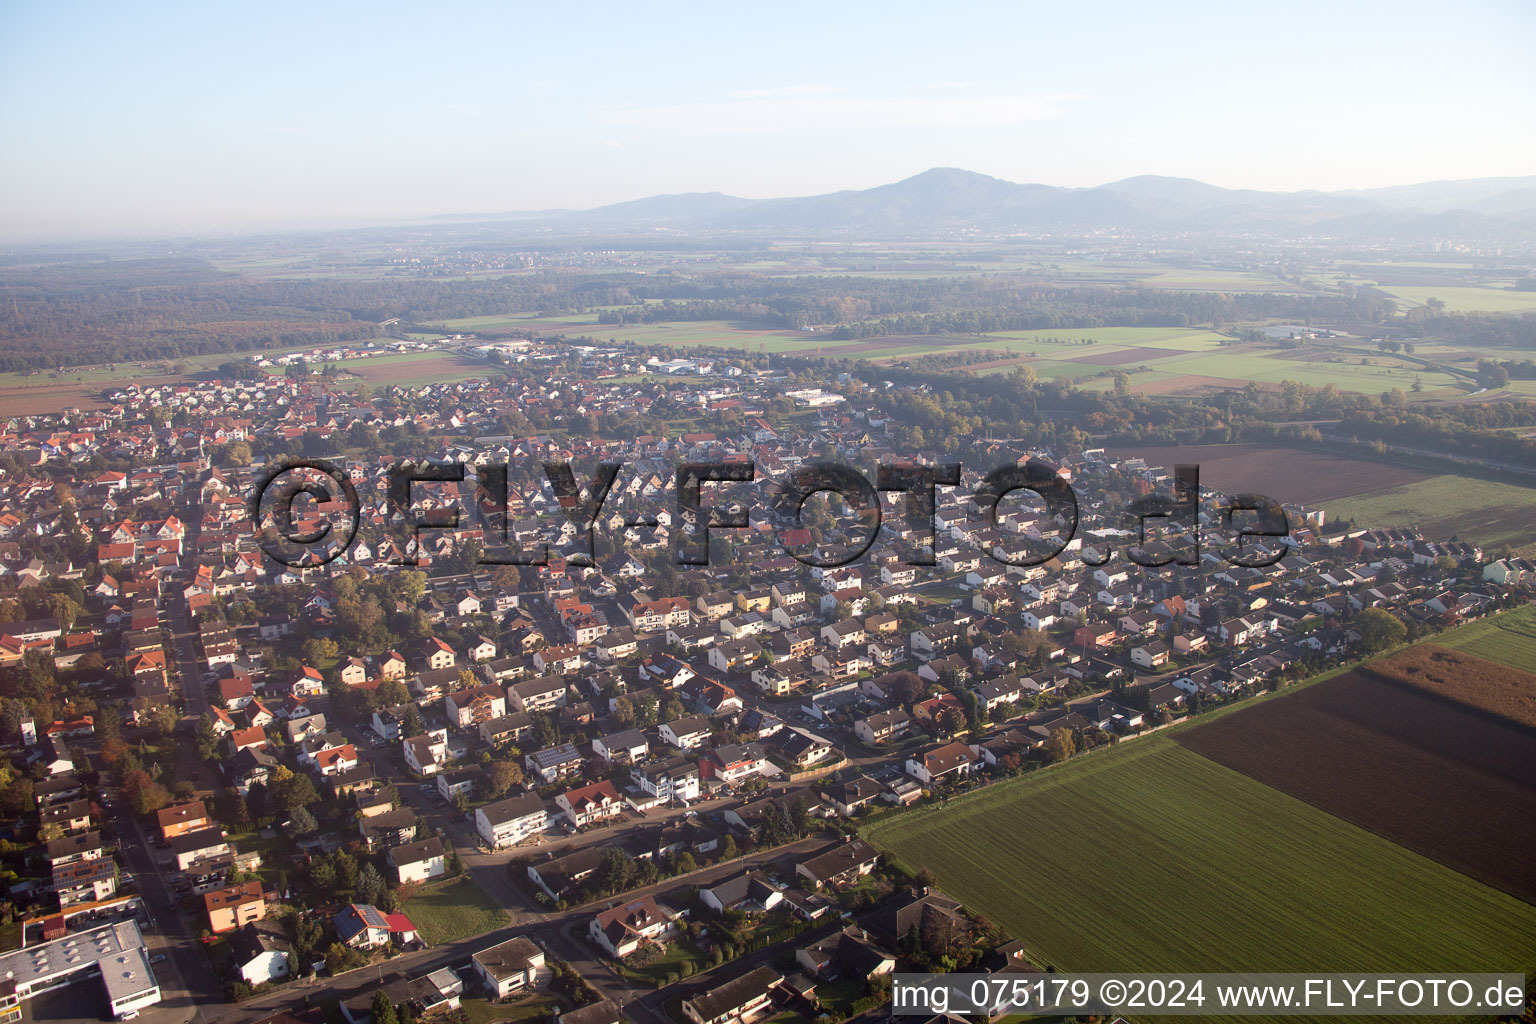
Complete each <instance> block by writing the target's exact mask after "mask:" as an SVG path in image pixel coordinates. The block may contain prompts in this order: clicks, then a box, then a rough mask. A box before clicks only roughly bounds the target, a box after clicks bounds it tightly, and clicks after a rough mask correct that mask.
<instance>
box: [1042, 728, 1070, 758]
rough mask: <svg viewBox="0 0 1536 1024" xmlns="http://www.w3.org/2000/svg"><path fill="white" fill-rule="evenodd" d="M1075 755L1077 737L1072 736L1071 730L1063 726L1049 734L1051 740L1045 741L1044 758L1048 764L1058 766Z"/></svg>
mask: <svg viewBox="0 0 1536 1024" xmlns="http://www.w3.org/2000/svg"><path fill="white" fill-rule="evenodd" d="M1075 753H1077V737H1076V736H1073V735H1072V730H1071V729H1068V728H1066V727H1065V726H1063V727H1062V728H1060V729H1056V730H1053V731H1052V732H1051V738H1050V739H1048V740H1046V741H1045V757H1046V761H1047V762H1048V763H1050V764H1059V763H1060V762H1062V761H1065V760H1066V759H1067V758H1069V757H1071V756H1072V755H1073V754H1075Z"/></svg>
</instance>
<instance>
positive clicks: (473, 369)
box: [335, 352, 497, 387]
mask: <svg viewBox="0 0 1536 1024" xmlns="http://www.w3.org/2000/svg"><path fill="white" fill-rule="evenodd" d="M335 365H336V367H337V368H338V369H341V370H344V371H346V372H348V373H352V374H355V375H356V376H357V377H359V378H361V379H362V380H365V381H367V382H368V384H369V385H370V386H375V387H377V386H383V385H389V384H401V385H406V386H409V385H413V384H440V383H443V382H445V381H455V380H469V379H472V378H476V377H489V376H491V375H492V374H493V373H495V372H496V369H497V367H496V366H495V364H493V363H488V362H486V361H484V360H482V359H471V358H469V357H467V356H461V355H456V354H454V353H451V352H407V353H403V354H401V355H395V356H374V357H373V358H371V359H349V360H346V361H344V362H340V363H336V364H335ZM343 380H345V378H343Z"/></svg>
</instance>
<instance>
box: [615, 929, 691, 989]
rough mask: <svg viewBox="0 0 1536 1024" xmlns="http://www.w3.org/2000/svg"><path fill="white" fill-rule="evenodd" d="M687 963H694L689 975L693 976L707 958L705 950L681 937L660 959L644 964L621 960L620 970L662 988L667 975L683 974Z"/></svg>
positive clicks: (630, 976)
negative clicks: (633, 964)
mask: <svg viewBox="0 0 1536 1024" xmlns="http://www.w3.org/2000/svg"><path fill="white" fill-rule="evenodd" d="M685 963H686V964H691V965H692V969H691V970H690V971H689V972H688V975H689V976H690V977H691V976H692V975H695V974H697V973H699V971H701V970H703V969H704V967H705V964H706V963H707V960H706V959H705V956H704V952H703V950H701V949H699V948H698V947H697V946H695V945H694V944H693V943H692V942H690V941H689V940H688V939H685V938H679V939H677V940H676V941H675V942H672V943H670V944H669V945H668V946H667V948H666V951H665V952H664V953H663V954H662V955H661V957H660V958H659V959H657V960H654V961H652V962H651V963H648V964H645V965H643V966H640V965H636V966H632V965H630V964H628V963H623V962H620V964H619V971H620V973H622V974H623V975H624V976H625V977H628V978H633V979H635V980H637V981H643V982H645V983H646V984H648V985H654V986H655V987H657V988H660V987H661V986H662V985H663V984H665V982H666V978H667V975H669V974H677V975H682V973H683V972H682V967H683V965H684V964H685Z"/></svg>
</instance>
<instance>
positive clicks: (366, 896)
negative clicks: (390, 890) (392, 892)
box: [357, 864, 386, 904]
mask: <svg viewBox="0 0 1536 1024" xmlns="http://www.w3.org/2000/svg"><path fill="white" fill-rule="evenodd" d="M385 888H386V887H385V884H384V876H383V875H382V874H380V873H379V869H378V868H376V867H374V866H373V865H372V864H364V865H363V866H362V868H361V869H359V871H358V872H357V898H358V899H359V900H360V901H362V902H363V903H375V904H376V903H378V902H379V898H380V897H382V896H383V895H384V890H385Z"/></svg>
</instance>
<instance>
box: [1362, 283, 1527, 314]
mask: <svg viewBox="0 0 1536 1024" xmlns="http://www.w3.org/2000/svg"><path fill="white" fill-rule="evenodd" d="M1380 287H1381V290H1382V291H1384V292H1386V293H1387V294H1388V295H1391V296H1393V297H1395V298H1398V299H1401V300H1403V304H1404V305H1407V306H1422V305H1424V304H1425V303H1426V302H1428V301H1429V300H1430V299H1439V300H1440V301H1442V302H1444V303H1445V308H1446V309H1447V310H1449V311H1451V312H1453V313H1469V312H1482V313H1525V312H1529V311H1530V310H1533V309H1536V292H1522V291H1516V290H1515V289H1513V288H1476V287H1465V286H1461V287H1457V286H1451V287H1442V286H1439V285H1427V286H1416V285H1381V286H1380Z"/></svg>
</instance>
